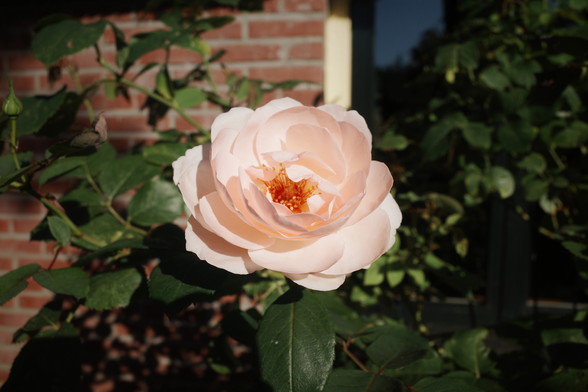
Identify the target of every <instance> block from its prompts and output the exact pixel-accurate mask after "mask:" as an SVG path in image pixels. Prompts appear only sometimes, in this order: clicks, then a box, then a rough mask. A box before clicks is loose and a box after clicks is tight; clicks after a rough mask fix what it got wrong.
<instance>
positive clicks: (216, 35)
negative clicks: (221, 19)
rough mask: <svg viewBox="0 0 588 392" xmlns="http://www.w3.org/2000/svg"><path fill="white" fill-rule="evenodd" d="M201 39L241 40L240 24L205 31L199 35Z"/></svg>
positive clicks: (234, 23) (230, 24) (235, 23)
mask: <svg viewBox="0 0 588 392" xmlns="http://www.w3.org/2000/svg"><path fill="white" fill-rule="evenodd" d="M201 37H202V39H204V40H205V41H206V40H209V39H237V38H241V24H240V23H239V22H238V21H235V22H232V23H229V24H227V25H224V26H223V27H221V28H220V29H216V30H211V31H206V32H204V33H203V34H202V35H201Z"/></svg>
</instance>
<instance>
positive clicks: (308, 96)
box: [283, 90, 323, 106]
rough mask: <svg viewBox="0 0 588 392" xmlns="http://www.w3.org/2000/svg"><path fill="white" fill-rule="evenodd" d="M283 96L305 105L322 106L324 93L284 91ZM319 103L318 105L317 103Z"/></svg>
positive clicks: (315, 91)
mask: <svg viewBox="0 0 588 392" xmlns="http://www.w3.org/2000/svg"><path fill="white" fill-rule="evenodd" d="M283 95H284V96H286V97H290V98H293V99H295V100H297V101H299V102H300V103H302V104H303V105H306V106H315V105H322V104H323V102H322V96H321V95H322V92H321V91H317V90H284V92H283ZM317 100H318V101H319V102H318V103H317V102H316V101H317Z"/></svg>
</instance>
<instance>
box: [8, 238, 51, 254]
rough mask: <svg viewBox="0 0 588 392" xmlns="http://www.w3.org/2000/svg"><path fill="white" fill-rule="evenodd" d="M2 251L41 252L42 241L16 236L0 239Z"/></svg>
mask: <svg viewBox="0 0 588 392" xmlns="http://www.w3.org/2000/svg"><path fill="white" fill-rule="evenodd" d="M0 249H2V252H24V253H41V252H42V247H41V243H40V242H38V241H29V240H21V239H16V238H10V239H7V238H2V239H0Z"/></svg>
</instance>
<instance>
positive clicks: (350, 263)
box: [322, 195, 400, 275]
mask: <svg viewBox="0 0 588 392" xmlns="http://www.w3.org/2000/svg"><path fill="white" fill-rule="evenodd" d="M394 206H395V207H394ZM391 215H394V216H395V215H400V210H398V205H397V204H396V201H395V200H394V199H393V198H392V195H389V197H387V198H386V199H385V200H384V201H383V202H382V205H381V206H379V207H378V208H377V209H376V210H374V211H373V212H372V213H371V214H369V215H368V216H366V217H365V218H363V219H362V220H360V221H359V222H356V223H355V224H354V225H352V226H346V227H344V228H342V229H341V230H339V232H338V235H340V236H341V238H342V239H343V240H344V241H345V250H344V252H343V255H342V256H341V258H340V259H339V260H337V262H336V263H335V264H334V265H333V266H331V267H330V268H329V269H327V270H324V271H322V273H323V274H327V275H339V274H348V273H351V272H353V271H357V270H359V269H361V268H363V267H365V266H367V265H369V264H371V263H373V262H374V261H375V260H376V259H377V258H378V257H380V256H381V255H382V254H383V253H384V252H386V251H387V250H388V249H390V248H391V247H392V245H393V244H394V238H395V234H396V228H392V226H391Z"/></svg>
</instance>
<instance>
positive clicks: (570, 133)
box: [551, 121, 588, 148]
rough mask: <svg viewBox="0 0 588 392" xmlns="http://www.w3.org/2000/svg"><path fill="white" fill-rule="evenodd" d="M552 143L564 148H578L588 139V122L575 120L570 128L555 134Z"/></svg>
mask: <svg viewBox="0 0 588 392" xmlns="http://www.w3.org/2000/svg"><path fill="white" fill-rule="evenodd" d="M551 141H552V143H553V144H555V145H556V146H558V147H562V148H578V147H580V146H581V145H583V144H584V143H586V142H587V141H588V124H586V123H585V122H582V121H574V122H573V123H572V124H571V125H570V126H569V127H568V128H566V129H564V130H563V131H561V132H559V133H557V134H556V135H554V137H553V139H551Z"/></svg>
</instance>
